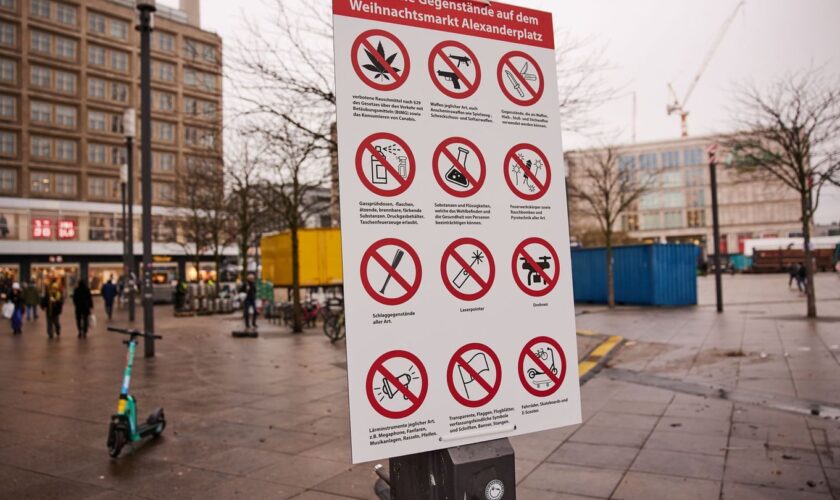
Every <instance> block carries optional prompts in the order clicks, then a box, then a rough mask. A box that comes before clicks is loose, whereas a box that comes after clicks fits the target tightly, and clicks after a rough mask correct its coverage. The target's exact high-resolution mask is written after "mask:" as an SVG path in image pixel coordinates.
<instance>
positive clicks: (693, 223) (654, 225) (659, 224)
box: [621, 210, 706, 232]
mask: <svg viewBox="0 0 840 500" xmlns="http://www.w3.org/2000/svg"><path fill="white" fill-rule="evenodd" d="M705 226H706V211H705V210H685V211H683V210H665V211H662V212H647V213H642V214H625V215H622V216H621V229H622V230H623V231H625V232H626V231H648V230H653V229H680V228H684V227H688V228H700V227H705Z"/></svg>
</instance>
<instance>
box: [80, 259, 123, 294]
mask: <svg viewBox="0 0 840 500" xmlns="http://www.w3.org/2000/svg"><path fill="white" fill-rule="evenodd" d="M122 274H123V268H122V265H121V264H117V263H110V264H94V263H91V264H89V265H88V285H90V291H91V292H93V293H99V290H101V289H102V285H104V284H105V282H107V281H108V280H111V281H112V282H114V284H116V283H117V281H119V279H120V276H122Z"/></svg>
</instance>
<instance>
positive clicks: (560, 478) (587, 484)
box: [521, 463, 622, 498]
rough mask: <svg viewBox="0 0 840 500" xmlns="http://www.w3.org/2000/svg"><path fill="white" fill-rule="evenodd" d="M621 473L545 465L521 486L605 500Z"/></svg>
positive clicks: (570, 466)
mask: <svg viewBox="0 0 840 500" xmlns="http://www.w3.org/2000/svg"><path fill="white" fill-rule="evenodd" d="M621 476H622V473H621V472H619V471H613V470H608V469H598V468H591V467H578V466H573V465H561V464H552V463H545V464H542V465H540V466H539V467H537V469H536V470H535V471H534V472H532V473H531V475H530V476H528V478H527V479H525V480H524V481H523V482H522V483H521V484H522V486H523V487H524V488H533V489H536V490H543V491H550V492H553V493H571V494H575V495H583V496H592V497H598V498H606V497H608V496H609V495H610V493H611V492H612V491H613V489H614V488H615V486H616V485H617V484H618V482H619V481H620V480H621Z"/></svg>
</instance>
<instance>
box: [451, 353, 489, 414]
mask: <svg viewBox="0 0 840 500" xmlns="http://www.w3.org/2000/svg"><path fill="white" fill-rule="evenodd" d="M446 382H447V384H448V385H449V392H451V393H452V397H454V398H455V400H456V401H458V402H459V403H461V404H462V405H464V406H468V407H470V408H478V407H479V406H484V405H486V404H487V403H489V402H490V400H491V399H493V398H494V397H495V396H496V394H497V393H498V392H499V387H500V386H501V385H502V364H501V363H500V362H499V357H498V356H496V353H494V352H493V350H492V349H490V348H489V347H487V346H486V345H484V344H479V343H473V344H467V345H465V346H464V347H462V348H460V349H458V350H457V351H456V352H455V354H454V355H453V356H452V359H451V360H449V367H448V368H447V377H446ZM459 387H460V388H462V389H463V390H459ZM482 393H483V394H484V395H483V396H479V394H482Z"/></svg>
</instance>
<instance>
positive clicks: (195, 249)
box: [178, 166, 210, 271]
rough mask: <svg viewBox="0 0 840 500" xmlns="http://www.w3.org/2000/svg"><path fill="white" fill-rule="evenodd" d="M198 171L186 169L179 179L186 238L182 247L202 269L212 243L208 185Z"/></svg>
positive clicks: (183, 226)
mask: <svg viewBox="0 0 840 500" xmlns="http://www.w3.org/2000/svg"><path fill="white" fill-rule="evenodd" d="M196 170H197V169H194V168H192V167H191V166H187V167H185V169H184V170H183V171H182V172H181V175H179V179H178V188H179V205H180V206H181V221H182V222H181V227H182V229H183V231H184V238H183V241H182V243H181V246H182V247H183V249H184V253H185V254H186V255H187V257H188V258H189V259H190V260H191V261H192V262H193V264H194V265H195V269H196V271H198V270H199V269H201V258H202V257H203V256H204V255H205V254H206V253H207V252H208V251H209V248H210V241H209V239H208V234H209V231H208V228H207V208H206V203H207V195H206V193H205V186H206V183H205V181H204V179H203V177H202V176H201V175H199V173H198V172H197V171H196Z"/></svg>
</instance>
